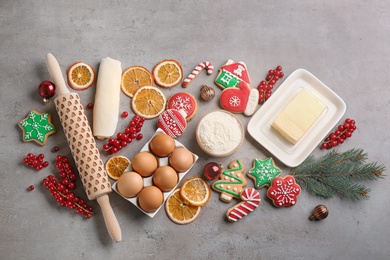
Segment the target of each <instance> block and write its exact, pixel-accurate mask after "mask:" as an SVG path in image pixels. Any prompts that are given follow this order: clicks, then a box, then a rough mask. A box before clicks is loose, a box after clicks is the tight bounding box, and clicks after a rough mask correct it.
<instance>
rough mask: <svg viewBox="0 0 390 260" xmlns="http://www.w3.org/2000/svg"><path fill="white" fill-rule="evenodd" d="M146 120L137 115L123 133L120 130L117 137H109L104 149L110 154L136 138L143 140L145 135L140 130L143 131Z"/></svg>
mask: <svg viewBox="0 0 390 260" xmlns="http://www.w3.org/2000/svg"><path fill="white" fill-rule="evenodd" d="M144 122H145V118H143V117H140V116H137V115H135V116H134V117H133V119H132V120H131V121H130V123H129V125H128V127H126V129H125V131H124V132H123V133H121V132H119V133H117V134H116V138H109V139H108V142H107V143H106V144H104V145H103V150H104V151H106V152H107V153H108V154H114V153H116V152H118V151H119V150H121V149H122V148H123V147H126V146H127V145H128V144H129V143H131V142H132V141H133V140H134V139H136V140H141V139H142V138H143V135H142V134H141V133H139V132H141V129H142V126H143V125H144Z"/></svg>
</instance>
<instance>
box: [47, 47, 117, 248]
mask: <svg viewBox="0 0 390 260" xmlns="http://www.w3.org/2000/svg"><path fill="white" fill-rule="evenodd" d="M46 65H47V68H48V70H49V73H50V75H51V77H52V78H53V80H54V82H55V84H56V88H57V93H58V96H57V97H56V98H55V100H54V103H55V106H56V109H57V112H58V115H59V117H60V121H61V124H62V127H63V129H64V133H65V136H66V138H67V140H68V144H69V147H70V149H71V152H72V155H73V158H74V160H75V162H76V166H77V169H78V171H79V174H80V178H81V181H82V183H83V186H84V189H85V192H86V193H87V196H88V199H89V200H95V199H96V200H97V202H98V203H99V205H100V207H101V209H102V212H103V217H104V221H105V224H106V227H107V229H108V232H109V234H110V236H111V238H112V239H113V240H114V241H116V242H119V241H121V240H122V232H121V229H120V226H119V223H118V220H117V219H116V217H115V214H114V212H113V210H112V208H111V205H110V201H109V198H108V193H110V192H111V191H112V189H111V184H110V182H109V181H108V176H107V173H106V171H105V169H104V165H103V162H102V160H101V158H100V153H99V150H98V148H97V147H96V142H95V139H94V137H93V134H92V131H91V128H90V126H89V124H88V120H87V117H86V116H85V114H84V109H83V106H82V104H81V101H80V97H79V95H78V94H77V93H70V92H69V90H68V88H67V87H66V85H65V81H64V77H63V75H62V72H61V68H60V65H59V64H58V62H57V60H56V58H55V57H54V56H53V55H52V54H51V53H49V54H47V56H46Z"/></svg>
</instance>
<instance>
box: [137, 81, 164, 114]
mask: <svg viewBox="0 0 390 260" xmlns="http://www.w3.org/2000/svg"><path fill="white" fill-rule="evenodd" d="M166 103H167V99H166V97H165V95H164V93H163V92H162V91H161V90H160V89H158V88H156V87H152V86H145V87H142V88H140V89H139V90H138V91H137V92H135V94H134V96H133V99H132V100H131V108H132V109H133V111H134V113H136V114H137V115H139V116H142V117H144V118H146V119H151V118H155V117H158V116H159V115H160V114H161V113H162V112H164V110H165V105H166Z"/></svg>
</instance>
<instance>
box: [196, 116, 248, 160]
mask: <svg viewBox="0 0 390 260" xmlns="http://www.w3.org/2000/svg"><path fill="white" fill-rule="evenodd" d="M242 131H243V130H242V125H241V123H240V122H239V121H238V120H237V119H236V118H235V117H233V116H232V115H230V114H228V113H225V112H223V111H215V112H211V113H210V114H208V115H206V116H205V117H203V119H202V120H201V122H200V123H199V126H198V140H199V141H200V144H201V146H202V147H204V148H205V149H206V150H207V151H209V152H210V153H212V154H215V155H222V154H226V153H229V152H231V151H233V150H234V149H236V148H237V147H238V146H239V145H240V144H241V141H242V134H243V132H242Z"/></svg>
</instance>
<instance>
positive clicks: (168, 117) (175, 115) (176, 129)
mask: <svg viewBox="0 0 390 260" xmlns="http://www.w3.org/2000/svg"><path fill="white" fill-rule="evenodd" d="M157 126H158V127H159V128H161V129H162V130H163V131H164V132H165V133H166V134H167V135H169V136H170V137H172V138H176V137H179V136H181V135H182V134H183V133H184V131H185V130H186V128H187V121H186V113H185V112H184V111H183V110H180V111H179V110H176V109H168V110H165V111H164V112H163V113H162V114H161V115H160V116H159V117H158V122H157Z"/></svg>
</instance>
